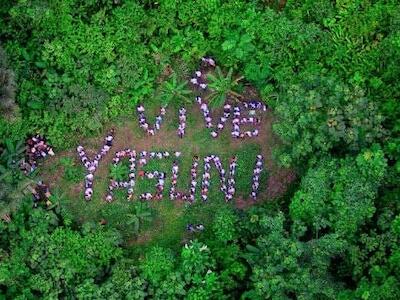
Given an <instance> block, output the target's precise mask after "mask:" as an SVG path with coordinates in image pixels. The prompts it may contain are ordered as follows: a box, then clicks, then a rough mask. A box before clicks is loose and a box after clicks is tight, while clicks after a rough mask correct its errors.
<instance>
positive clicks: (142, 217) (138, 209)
mask: <svg viewBox="0 0 400 300" xmlns="http://www.w3.org/2000/svg"><path fill="white" fill-rule="evenodd" d="M151 220H152V213H151V211H150V208H149V206H148V205H147V203H143V202H136V204H135V211H134V213H130V214H127V222H126V223H127V224H128V225H133V231H134V234H135V235H137V234H138V233H139V230H140V227H141V226H142V225H143V224H144V223H145V222H150V221H151Z"/></svg>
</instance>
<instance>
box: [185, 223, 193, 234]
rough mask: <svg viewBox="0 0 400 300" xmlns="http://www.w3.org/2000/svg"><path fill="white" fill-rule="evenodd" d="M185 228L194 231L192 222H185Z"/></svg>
mask: <svg viewBox="0 0 400 300" xmlns="http://www.w3.org/2000/svg"><path fill="white" fill-rule="evenodd" d="M186 230H187V231H189V232H195V229H194V226H193V224H187V225H186Z"/></svg>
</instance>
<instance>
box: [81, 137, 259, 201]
mask: <svg viewBox="0 0 400 300" xmlns="http://www.w3.org/2000/svg"><path fill="white" fill-rule="evenodd" d="M112 140H113V135H112V134H111V133H110V134H109V135H108V136H107V137H106V139H105V144H104V145H103V147H102V149H101V150H100V152H99V153H98V154H96V156H95V158H94V159H93V161H90V160H89V158H88V157H87V155H86V153H85V150H84V148H83V147H82V146H78V148H77V151H78V155H79V157H80V159H81V162H82V163H83V165H84V166H85V168H86V170H87V172H88V173H87V175H86V176H85V193H84V197H85V199H86V200H90V199H91V198H92V196H93V179H94V173H95V171H96V169H97V167H98V164H99V161H100V160H101V158H102V157H103V156H104V155H105V154H106V153H107V152H108V151H109V150H110V147H111V145H112ZM180 156H181V152H173V153H171V154H170V153H169V152H168V151H163V152H148V151H142V152H140V153H137V152H136V151H135V150H132V149H125V150H121V151H118V152H116V153H115V156H114V158H113V164H114V165H115V166H116V165H118V164H119V163H120V162H122V160H123V159H128V160H129V174H128V178H127V180H125V181H117V180H115V179H110V184H109V187H108V191H107V195H106V197H105V200H106V201H107V202H112V201H113V197H114V191H115V190H116V189H118V188H124V189H126V190H127V192H128V196H127V198H128V200H131V199H132V197H133V192H134V187H135V184H136V166H137V165H138V166H139V167H143V166H145V165H146V164H147V162H148V161H149V160H150V159H168V158H173V159H174V161H173V163H172V172H171V174H172V176H171V189H170V191H169V197H170V199H171V200H176V199H177V200H184V201H188V202H189V203H193V202H194V201H195V192H196V187H197V173H198V166H199V162H200V159H199V157H198V156H194V157H193V163H192V167H191V170H190V184H189V190H188V191H178V189H177V181H178V174H179V164H178V161H177V159H178V158H179V157H180ZM263 160H264V159H263V157H262V155H257V157H256V164H255V168H254V171H253V177H252V190H251V193H250V197H251V198H252V199H254V200H256V198H257V195H258V190H259V186H260V184H259V180H260V174H261V171H262V168H263ZM212 164H213V165H214V166H215V168H216V170H217V172H218V174H219V182H220V190H221V192H223V193H224V195H225V200H226V201H230V200H232V199H233V196H234V195H235V191H236V189H235V174H236V167H237V158H236V156H234V157H232V158H231V159H230V162H229V171H228V172H226V171H225V169H224V168H223V166H222V163H221V159H220V158H219V157H218V156H216V155H209V156H206V157H205V158H204V174H203V176H202V180H201V199H202V200H203V201H204V202H205V201H207V200H208V191H209V189H210V182H211V167H212ZM138 174H139V176H141V177H143V178H147V179H154V180H156V184H155V189H156V192H155V194H154V195H153V194H151V193H150V192H146V193H143V194H141V195H139V198H140V199H141V200H151V199H156V200H159V199H162V198H163V191H164V184H165V180H166V173H164V172H159V171H151V172H144V171H139V172H138Z"/></svg>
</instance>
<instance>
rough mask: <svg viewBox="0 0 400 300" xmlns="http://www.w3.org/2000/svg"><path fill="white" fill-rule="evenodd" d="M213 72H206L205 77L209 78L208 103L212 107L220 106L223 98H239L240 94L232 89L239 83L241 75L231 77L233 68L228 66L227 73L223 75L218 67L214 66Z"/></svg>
mask: <svg viewBox="0 0 400 300" xmlns="http://www.w3.org/2000/svg"><path fill="white" fill-rule="evenodd" d="M215 72H216V73H215V75H214V74H208V76H207V78H208V80H209V83H208V87H209V88H210V90H211V94H210V96H209V101H210V104H211V105H212V106H214V107H221V106H222V105H223V104H224V102H225V99H226V98H227V97H228V96H231V97H232V98H233V99H236V100H238V99H241V98H243V96H242V95H240V94H238V93H236V92H235V91H234V89H235V87H237V85H238V84H239V81H240V80H242V79H243V76H241V77H238V78H236V79H235V78H233V76H232V75H233V69H232V68H230V69H229V71H228V74H226V76H224V74H223V73H222V71H221V68H220V67H216V69H215Z"/></svg>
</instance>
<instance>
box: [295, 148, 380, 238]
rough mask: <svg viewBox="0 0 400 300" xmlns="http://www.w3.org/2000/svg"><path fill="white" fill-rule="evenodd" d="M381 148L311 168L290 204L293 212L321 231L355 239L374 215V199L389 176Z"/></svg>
mask: <svg viewBox="0 0 400 300" xmlns="http://www.w3.org/2000/svg"><path fill="white" fill-rule="evenodd" d="M385 168H386V162H385V159H384V158H383V152H382V151H381V150H366V151H364V152H363V153H361V154H359V155H358V156H357V158H356V159H355V160H354V159H353V158H349V159H343V160H338V159H336V160H335V159H331V160H329V159H327V160H324V161H321V162H319V163H318V164H317V166H316V167H313V168H311V169H310V170H309V171H308V172H307V174H306V175H305V176H304V177H303V179H302V184H301V187H300V189H299V191H297V192H296V194H295V195H294V197H293V200H292V203H291V204H290V206H289V208H290V215H291V216H292V218H293V219H294V220H296V221H301V222H302V223H303V224H305V225H307V226H308V227H309V229H310V230H311V232H312V233H313V234H314V235H315V236H316V237H318V235H319V232H320V231H322V232H335V233H337V234H339V235H341V236H343V237H346V239H349V240H350V239H352V238H353V237H354V235H355V234H356V232H357V230H358V229H359V228H360V227H361V226H362V225H363V224H365V223H366V222H367V221H368V220H369V219H370V218H371V217H372V216H373V214H374V212H375V206H374V198H375V197H376V194H377V188H378V186H379V183H380V182H381V181H382V179H383V177H384V175H385Z"/></svg>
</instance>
